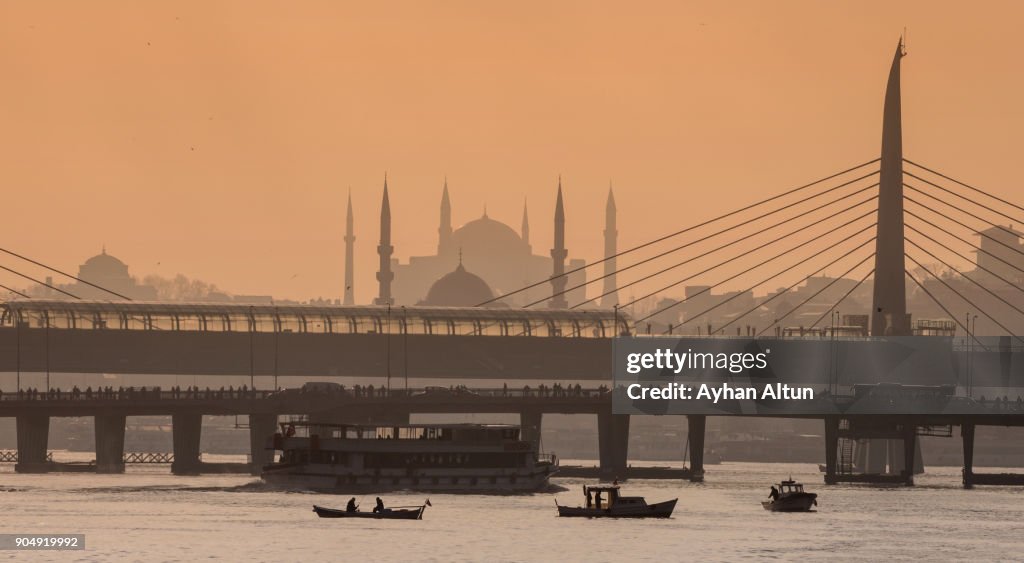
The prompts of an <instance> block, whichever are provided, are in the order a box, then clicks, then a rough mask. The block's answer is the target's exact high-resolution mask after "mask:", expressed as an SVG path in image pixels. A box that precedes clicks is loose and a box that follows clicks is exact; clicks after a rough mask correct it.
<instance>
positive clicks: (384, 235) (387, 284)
mask: <svg viewBox="0 0 1024 563" xmlns="http://www.w3.org/2000/svg"><path fill="white" fill-rule="evenodd" d="M394 250H395V247H393V246H391V202H390V201H388V177H387V174H385V175H384V198H383V200H382V201H381V203H380V245H378V246H377V254H378V255H380V270H379V271H378V272H377V281H378V282H380V283H379V285H380V288H379V290H378V295H377V298H376V299H374V300H373V304H374V305H394V303H395V300H394V299H393V298H392V297H391V280H393V279H395V274H394V272H392V271H391V253H392V252H394Z"/></svg>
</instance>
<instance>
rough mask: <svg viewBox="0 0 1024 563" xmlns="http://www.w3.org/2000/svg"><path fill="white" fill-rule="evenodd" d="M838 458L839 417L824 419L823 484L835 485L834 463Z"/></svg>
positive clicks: (835, 464)
mask: <svg viewBox="0 0 1024 563" xmlns="http://www.w3.org/2000/svg"><path fill="white" fill-rule="evenodd" d="M838 458H839V417H838V416H827V417H825V484H826V485H832V484H834V483H836V466H837V465H838V464H837V463H836V462H837V460H838Z"/></svg>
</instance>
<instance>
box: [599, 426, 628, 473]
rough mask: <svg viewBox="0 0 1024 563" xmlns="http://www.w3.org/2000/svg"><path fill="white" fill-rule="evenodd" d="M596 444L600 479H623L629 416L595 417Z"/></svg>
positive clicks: (625, 464)
mask: <svg viewBox="0 0 1024 563" xmlns="http://www.w3.org/2000/svg"><path fill="white" fill-rule="evenodd" d="M597 442H598V444H597V446H598V457H599V458H600V471H601V478H602V479H604V480H608V479H625V478H626V470H627V469H628V468H629V415H628V414H611V413H607V414H599V415H597Z"/></svg>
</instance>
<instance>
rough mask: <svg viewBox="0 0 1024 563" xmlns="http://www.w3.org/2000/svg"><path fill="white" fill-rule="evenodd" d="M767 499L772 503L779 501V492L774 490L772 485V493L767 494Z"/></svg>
mask: <svg viewBox="0 0 1024 563" xmlns="http://www.w3.org/2000/svg"><path fill="white" fill-rule="evenodd" d="M768 498H770V499H772V501H776V500H779V490H778V489H776V488H775V485H772V491H771V492H770V493H768Z"/></svg>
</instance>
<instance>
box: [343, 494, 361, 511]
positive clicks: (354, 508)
mask: <svg viewBox="0 0 1024 563" xmlns="http://www.w3.org/2000/svg"><path fill="white" fill-rule="evenodd" d="M358 510H359V507H358V506H356V497H352V498H350V499H348V505H346V506H345V512H357V511H358Z"/></svg>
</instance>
